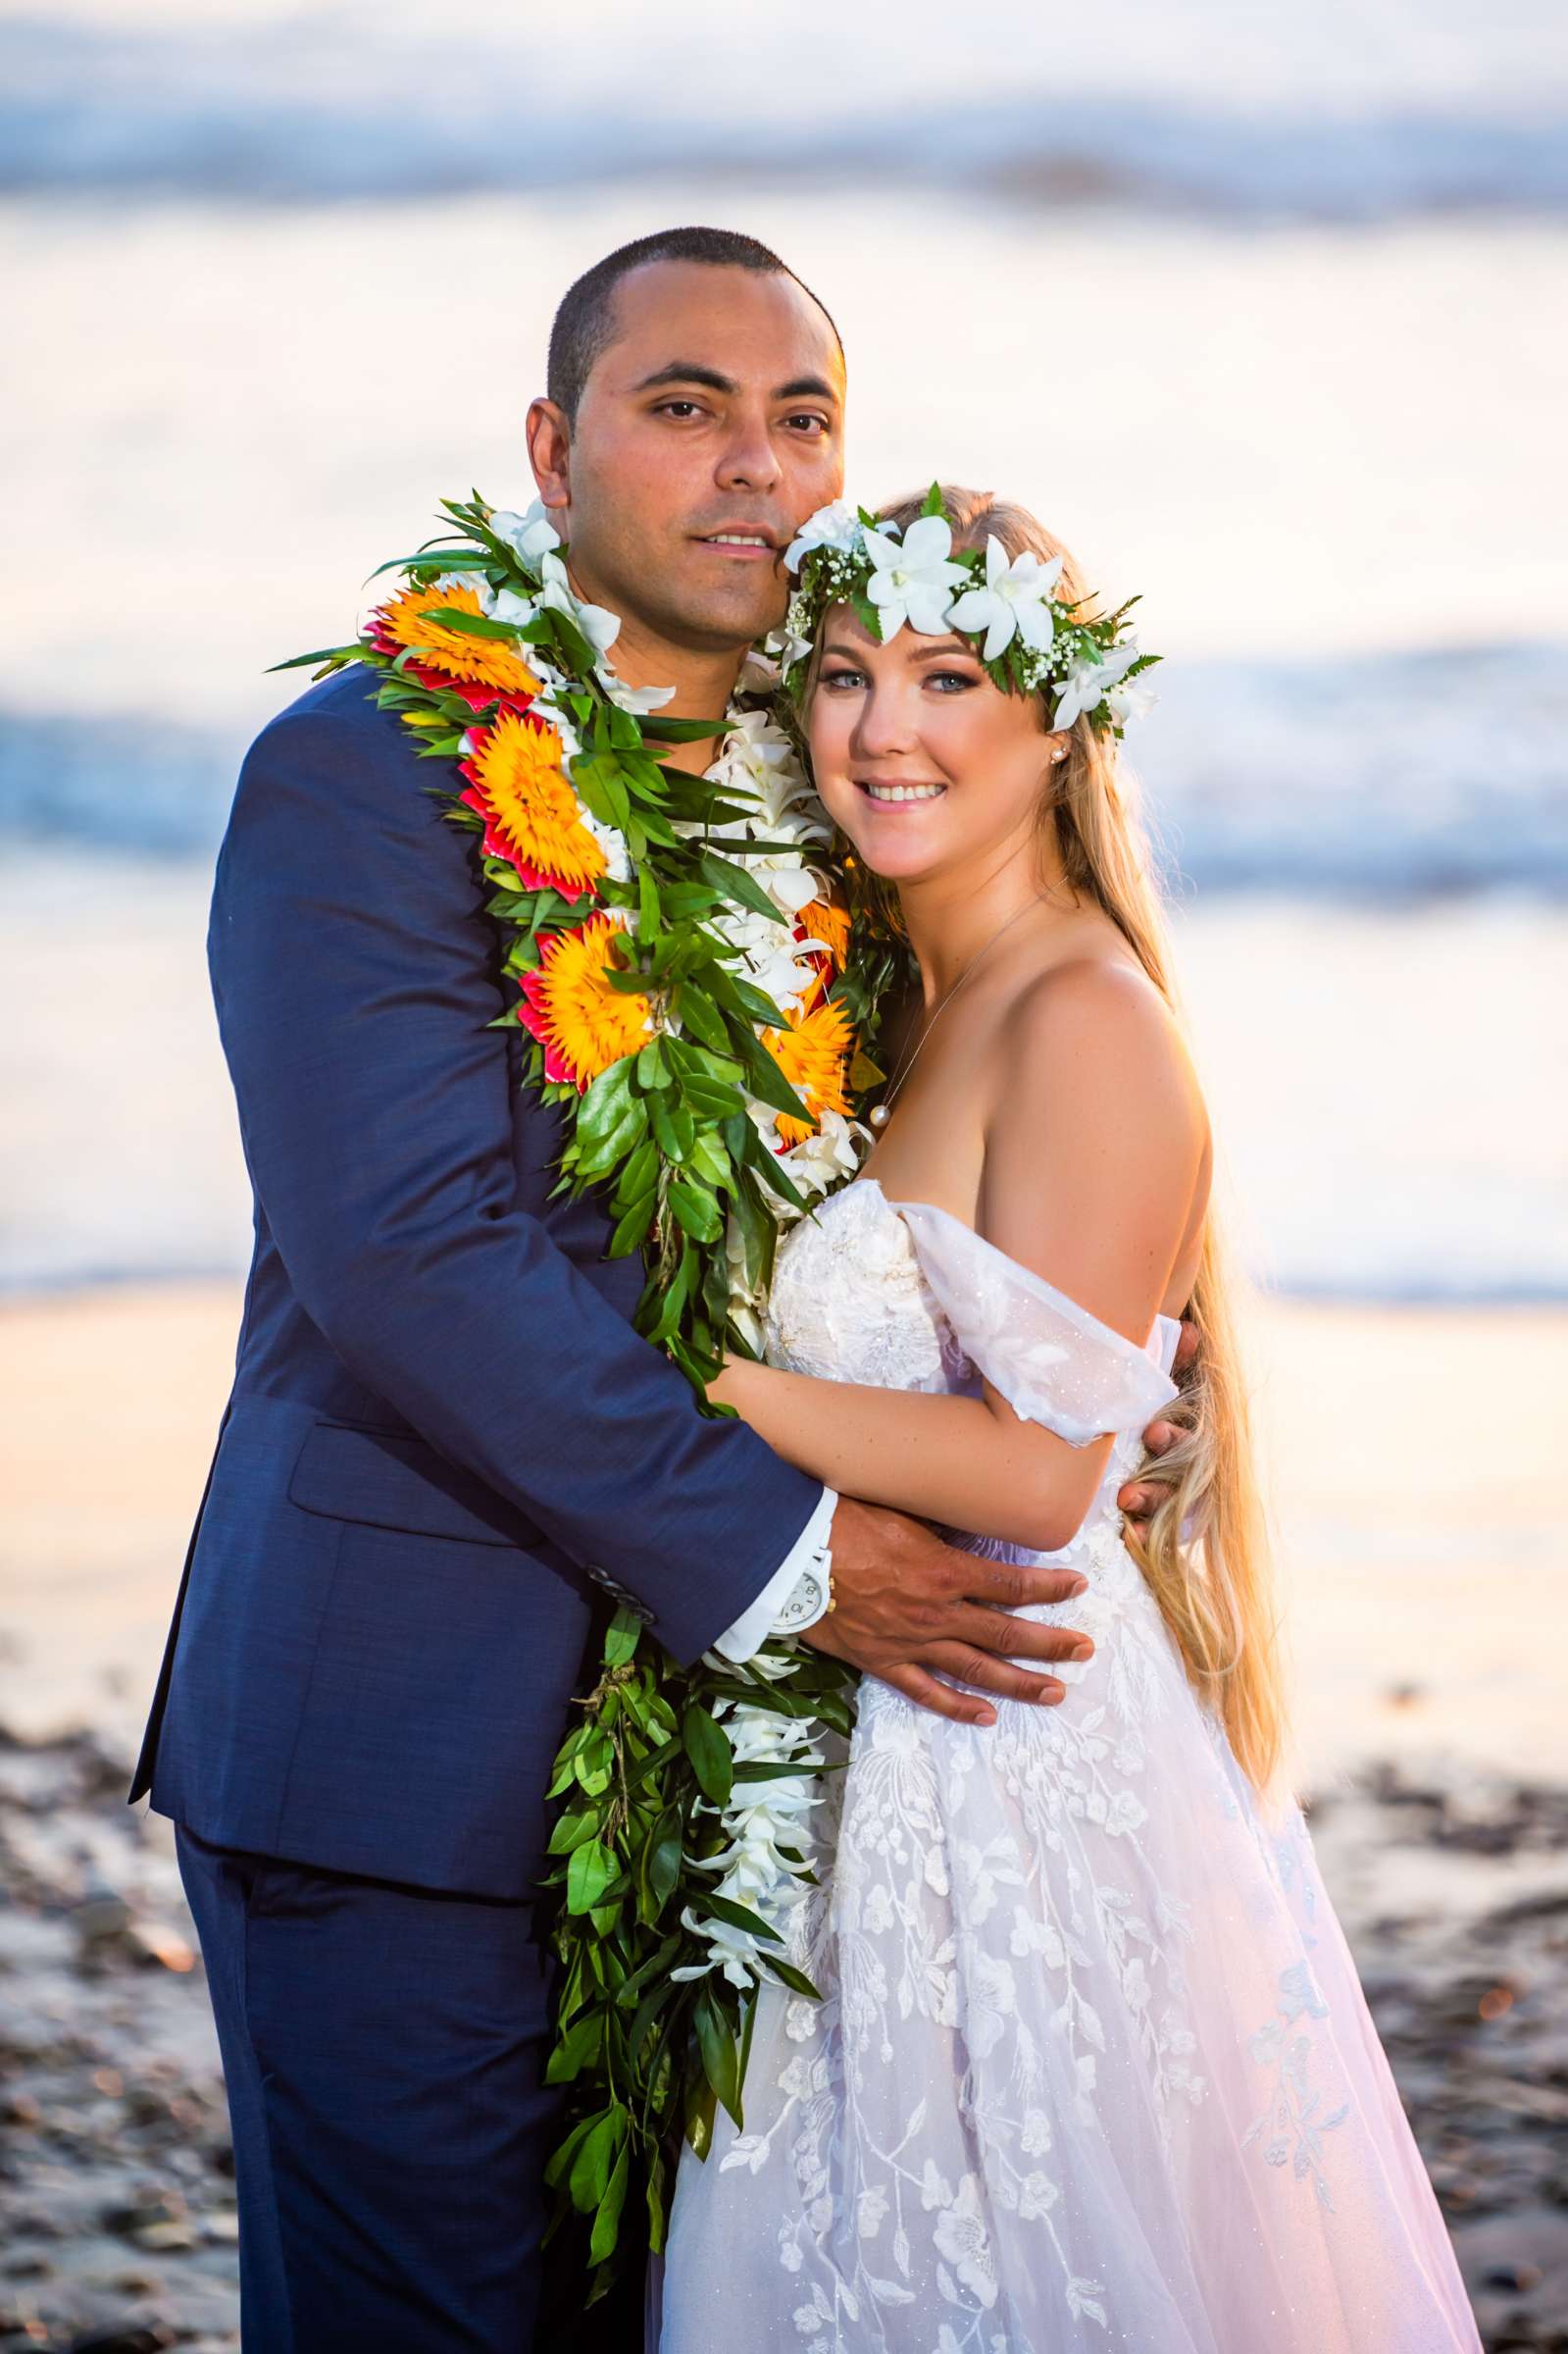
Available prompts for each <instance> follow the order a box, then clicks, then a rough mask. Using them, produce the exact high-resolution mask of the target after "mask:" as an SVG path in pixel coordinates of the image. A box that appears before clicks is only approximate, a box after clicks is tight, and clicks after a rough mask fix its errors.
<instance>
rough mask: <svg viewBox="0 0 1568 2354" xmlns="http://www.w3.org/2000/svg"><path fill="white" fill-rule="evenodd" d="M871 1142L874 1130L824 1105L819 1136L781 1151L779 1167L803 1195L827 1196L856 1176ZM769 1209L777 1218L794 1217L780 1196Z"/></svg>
mask: <svg viewBox="0 0 1568 2354" xmlns="http://www.w3.org/2000/svg"><path fill="white" fill-rule="evenodd" d="M871 1143H872V1136H871V1130H870V1129H869V1128H866V1127H864V1126H863V1125H862V1124H861V1122H860V1121H859V1120H850V1119H846V1118H845V1117H844V1115H843V1113H842V1112H841V1111H830V1110H829V1109H828V1108H827V1106H826V1105H824V1107H823V1109H822V1111H821V1112H820V1113H819V1115H818V1127H817V1133H816V1135H815V1136H807V1137H802V1138H801V1141H800V1143H799V1144H798V1145H791V1146H790V1148H789V1150H788V1151H787V1152H781V1153H780V1155H779V1166H780V1167H781V1168H782V1169H783V1170H784V1175H785V1176H786V1177H792V1178H793V1179H794V1181H795V1183H796V1185H797V1186H798V1187H799V1188H800V1191H801V1192H802V1193H803V1194H807V1195H810V1194H826V1193H829V1192H831V1191H832V1189H833V1188H834V1187H835V1186H836V1185H837V1184H838V1183H839V1182H840V1181H841V1180H847V1179H849V1178H851V1177H853V1175H854V1174H855V1171H856V1170H857V1169H858V1168H859V1166H860V1164H861V1162H862V1160H863V1159H864V1158H865V1156H866V1154H867V1152H868V1151H870V1149H871ZM769 1207H770V1208H771V1209H773V1210H774V1211H775V1214H776V1215H777V1214H778V1211H779V1210H781V1209H782V1210H784V1212H785V1214H786V1215H790V1214H793V1212H792V1207H791V1204H790V1203H787V1202H780V1201H779V1199H778V1197H777V1196H774V1197H772V1198H771V1199H770V1202H769Z"/></svg>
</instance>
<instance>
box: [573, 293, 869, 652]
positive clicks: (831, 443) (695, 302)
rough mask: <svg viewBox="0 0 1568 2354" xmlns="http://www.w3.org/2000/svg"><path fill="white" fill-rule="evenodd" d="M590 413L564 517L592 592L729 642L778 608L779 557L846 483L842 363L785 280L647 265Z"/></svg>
mask: <svg viewBox="0 0 1568 2354" xmlns="http://www.w3.org/2000/svg"><path fill="white" fill-rule="evenodd" d="M615 316H616V327H617V333H616V339H615V341H614V342H613V343H612V344H611V345H610V346H609V348H608V349H607V350H606V351H604V352H602V353H601V354H600V356H599V358H598V359H597V360H596V361H595V362H594V365H593V368H592V371H591V373H590V374H589V377H588V381H587V384H586V385H585V386H584V388H583V392H582V400H581V402H580V403H579V407H578V415H577V422H576V425H575V426H574V427H573V429H572V432H571V435H570V446H569V450H568V453H567V457H566V460H565V467H564V472H565V476H566V482H567V487H568V490H569V493H570V496H569V503H568V505H567V507H566V510H565V512H564V514H560V513H558V514H557V518H556V520H557V523H558V527H559V528H560V530H561V532H562V534H563V536H564V537H566V538H567V539H568V540H569V541H570V543H571V565H572V572H573V575H574V577H575V579H576V582H577V585H578V587H579V588H580V589H581V590H582V593H583V594H584V595H585V596H587V597H588V598H590V599H591V600H592V601H593V602H594V603H597V604H605V605H609V606H610V607H611V608H612V609H613V610H614V611H616V612H618V613H621V614H623V615H625V616H626V617H627V618H628V619H629V620H630V619H631V618H632V617H633V616H634V617H635V618H636V619H637V620H638V621H639V622H640V623H641V624H642V625H643V627H644V628H645V629H646V630H648V631H649V632H650V633H652V634H654V635H656V636H658V637H659V638H662V639H664V640H666V641H667V642H668V643H672V644H676V645H683V646H687V647H690V648H691V649H693V650H699V651H704V652H708V651H712V652H717V651H720V650H725V651H728V650H730V649H731V648H733V647H738V646H741V645H745V644H749V643H750V641H751V640H753V639H755V638H760V637H761V636H763V634H764V633H765V632H766V631H768V630H770V629H773V628H774V627H775V626H776V625H777V624H778V623H779V622H780V621H781V620H782V619H783V617H784V605H785V602H786V600H787V593H788V583H787V581H786V578H785V575H784V565H783V556H784V549H785V548H786V547H787V546H788V544H789V541H790V540H791V539H792V538H793V537H794V535H795V531H796V529H797V528H798V526H799V525H800V524H801V523H802V522H803V521H804V520H805V518H806V517H807V516H808V515H810V514H813V513H814V512H815V511H816V509H817V508H818V507H820V506H823V505H825V504H826V503H827V502H828V501H829V500H831V499H834V498H836V497H837V496H838V494H839V492H840V490H841V489H842V486H843V396H844V371H843V360H842V356H841V354H840V352H839V350H838V345H837V341H836V339H835V335H834V333H833V330H832V328H831V327H830V325H829V323H828V321H827V319H826V318H825V317H824V315H823V313H822V312H821V311H820V310H819V309H818V308H817V305H816V304H815V303H814V302H813V301H812V300H811V298H810V297H809V295H807V294H805V293H804V292H802V290H801V288H800V287H799V286H797V285H796V284H795V282H794V281H793V280H792V279H790V278H785V277H784V276H783V275H782V274H763V273H760V272H756V271H750V270H739V269H731V268H726V267H717V266H715V265H713V264H710V263H700V262H649V263H646V264H644V265H643V267H642V268H641V269H639V270H635V271H633V272H632V274H631V275H630V276H629V277H628V278H626V279H624V280H623V281H622V282H621V284H620V286H619V287H618V288H617V290H616V297H615Z"/></svg>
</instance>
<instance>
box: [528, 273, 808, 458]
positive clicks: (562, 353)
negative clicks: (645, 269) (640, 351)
mask: <svg viewBox="0 0 1568 2354" xmlns="http://www.w3.org/2000/svg"><path fill="white" fill-rule="evenodd" d="M644 262H707V263H709V264H710V265H711V266H712V267H713V268H715V269H723V270H755V271H758V272H763V273H767V274H769V275H777V276H778V277H781V278H789V279H794V282H795V284H796V285H797V286H798V287H799V288H800V291H801V292H802V294H804V295H806V296H807V297H808V299H809V300H810V301H812V302H814V303H816V305H817V308H818V310H819V311H821V313H822V315H823V317H824V318H825V319H826V320H827V322H828V325H829V326H830V327H832V328H833V333H834V341H835V343H836V344H837V345H838V349H839V352H840V353H842V351H843V340H842V338H841V336H840V335H839V333H838V330H837V328H836V327H834V322H833V314H832V313H831V312H830V310H829V308H828V306H827V304H826V303H825V302H824V301H823V300H822V299H821V297H820V296H818V295H816V294H813V293H812V291H811V288H810V287H809V286H808V285H807V284H806V282H805V280H804V279H801V278H795V274H794V272H793V271H792V270H791V269H790V268H789V266H788V264H787V263H786V262H783V261H781V260H780V258H779V256H778V254H776V253H775V252H774V251H773V249H772V247H771V246H768V245H764V244H763V243H762V242H761V240H760V238H757V237H748V236H745V235H743V234H742V233H741V231H740V230H735V229H661V230H655V231H654V233H653V235H652V236H650V237H635V238H633V239H632V243H631V244H630V245H618V246H617V247H616V250H615V252H614V253H607V254H606V255H605V257H604V259H603V261H602V262H595V263H594V265H593V267H592V269H591V270H584V272H583V273H582V277H581V278H580V279H579V280H578V281H577V282H576V283H575V284H574V285H571V286H569V287H568V288H567V290H566V293H565V295H564V296H563V297H562V301H561V307H560V309H559V310H558V311H557V312H556V314H555V323H554V325H553V326H552V327H551V329H550V358H549V366H548V369H547V371H546V374H545V390H546V391H547V392H548V394H549V396H550V398H551V399H552V400H553V401H554V402H555V404H556V406H557V407H558V408H562V409H564V410H565V411H566V413H567V416H568V417H569V418H570V419H571V420H572V422H573V423H574V424H575V423H576V422H577V413H578V403H579V402H580V401H581V400H582V387H583V385H584V384H586V383H587V381H588V376H589V373H590V371H591V370H592V367H593V364H594V362H595V361H596V360H597V359H598V358H599V357H600V355H601V354H602V353H603V352H605V351H606V350H608V348H609V346H610V344H611V343H613V342H614V340H615V291H616V288H617V286H619V284H620V283H621V281H622V280H623V279H624V278H625V277H627V275H628V274H629V272H631V271H632V270H640V269H641V267H642V265H643V263H644Z"/></svg>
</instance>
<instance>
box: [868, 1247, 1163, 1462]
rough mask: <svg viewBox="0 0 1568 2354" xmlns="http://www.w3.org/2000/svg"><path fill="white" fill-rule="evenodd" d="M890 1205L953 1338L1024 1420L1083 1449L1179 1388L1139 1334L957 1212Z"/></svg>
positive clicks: (1152, 1410) (1150, 1412) (1148, 1415)
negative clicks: (1062, 1288)
mask: <svg viewBox="0 0 1568 2354" xmlns="http://www.w3.org/2000/svg"><path fill="white" fill-rule="evenodd" d="M892 1206H893V1207H895V1208H896V1209H897V1212H898V1215H899V1216H900V1217H901V1218H902V1219H903V1221H904V1223H905V1225H906V1226H907V1227H908V1229H909V1233H910V1237H911V1239H912V1241H913V1243H914V1246H915V1252H916V1255H917V1257H918V1258H919V1260H920V1271H921V1273H922V1275H923V1276H924V1277H925V1279H926V1281H927V1283H928V1284H929V1285H930V1286H931V1289H932V1291H933V1293H934V1294H935V1295H936V1302H937V1305H939V1306H940V1308H941V1311H942V1313H943V1315H944V1316H945V1317H946V1318H947V1321H948V1323H949V1324H950V1325H951V1326H952V1328H953V1332H954V1335H955V1337H956V1338H957V1341H958V1343H959V1346H960V1347H961V1348H962V1349H963V1351H964V1354H965V1356H968V1358H969V1359H970V1361H971V1363H972V1364H974V1365H975V1366H976V1368H977V1369H978V1370H979V1371H980V1372H981V1373H983V1374H984V1375H985V1377H986V1380H987V1381H988V1382H989V1383H990V1385H991V1387H992V1389H994V1390H997V1391H999V1392H1000V1394H1001V1396H1002V1397H1004V1398H1005V1399H1006V1400H1007V1402H1008V1404H1009V1406H1011V1407H1012V1409H1013V1411H1014V1412H1015V1413H1016V1414H1017V1415H1018V1417H1019V1419H1020V1420H1021V1421H1029V1422H1041V1423H1043V1424H1044V1426H1045V1428H1046V1429H1047V1430H1053V1431H1055V1433H1056V1435H1057V1437H1058V1438H1062V1439H1065V1440H1066V1441H1067V1443H1068V1445H1069V1446H1071V1447H1087V1446H1088V1445H1089V1443H1090V1442H1091V1441H1092V1440H1094V1439H1096V1438H1099V1437H1100V1436H1102V1435H1103V1433H1105V1432H1106V1431H1124V1430H1142V1429H1144V1428H1145V1427H1146V1426H1147V1424H1148V1423H1149V1422H1151V1421H1152V1420H1153V1418H1154V1416H1155V1415H1156V1414H1157V1413H1158V1412H1159V1410H1160V1408H1161V1407H1164V1406H1168V1405H1169V1404H1170V1402H1171V1400H1172V1399H1173V1398H1174V1397H1175V1396H1176V1394H1177V1391H1176V1384H1175V1382H1174V1381H1172V1380H1171V1378H1170V1376H1169V1375H1168V1374H1166V1373H1164V1372H1162V1370H1161V1369H1160V1367H1159V1366H1158V1365H1157V1364H1156V1363H1155V1361H1154V1359H1153V1357H1152V1356H1149V1355H1148V1354H1147V1352H1146V1351H1145V1350H1142V1349H1139V1347H1138V1344H1137V1342H1136V1341H1130V1340H1127V1339H1125V1338H1124V1336H1123V1335H1122V1334H1121V1333H1119V1332H1113V1331H1112V1329H1111V1327H1110V1326H1109V1325H1108V1324H1102V1323H1101V1322H1100V1320H1099V1318H1098V1317H1097V1316H1091V1315H1090V1314H1089V1312H1088V1310H1087V1308H1085V1307H1080V1306H1079V1305H1078V1303H1077V1301H1076V1300H1070V1299H1069V1298H1068V1297H1067V1294H1066V1293H1065V1292H1059V1291H1057V1290H1056V1289H1055V1287H1054V1286H1053V1285H1051V1284H1048V1283H1046V1282H1045V1280H1044V1278H1043V1277H1042V1276H1039V1275H1037V1274H1035V1273H1034V1271H1033V1270H1032V1269H1031V1268H1029V1267H1024V1266H1020V1265H1019V1263H1018V1261H1017V1260H1016V1259H1012V1258H1009V1257H1008V1256H1007V1254H1006V1253H1005V1252H1003V1251H998V1250H997V1248H996V1246H995V1244H994V1243H988V1242H986V1238H985V1237H984V1235H979V1234H976V1233H975V1232H974V1231H973V1229H972V1228H970V1227H968V1226H966V1225H964V1223H963V1222H962V1220H961V1219H958V1218H955V1217H953V1216H951V1215H950V1214H949V1212H948V1211H946V1210H944V1209H937V1208H936V1207H935V1206H934V1205H932V1204H931V1203H920V1202H900V1203H894V1204H892Z"/></svg>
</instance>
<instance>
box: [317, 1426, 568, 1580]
mask: <svg viewBox="0 0 1568 2354" xmlns="http://www.w3.org/2000/svg"><path fill="white" fill-rule="evenodd" d="M288 1498H289V1502H290V1503H291V1504H297V1505H298V1506H299V1507H300V1509H301V1510H302V1511H307V1512H319V1513H322V1514H323V1515H324V1516H325V1517H326V1518H328V1519H329V1520H357V1521H363V1522H365V1523H366V1524H368V1525H369V1526H370V1527H373V1528H396V1529H402V1530H404V1531H405V1532H406V1533H407V1534H409V1535H412V1536H425V1537H450V1538H454V1539H456V1540H457V1541H458V1542H459V1543H462V1544H468V1545H504V1546H509V1547H512V1548H514V1549H519V1550H522V1551H524V1552H527V1551H530V1550H531V1549H532V1548H533V1547H535V1546H537V1545H539V1544H541V1543H543V1541H544V1540H543V1538H542V1535H541V1532H540V1531H539V1530H538V1529H537V1528H535V1527H534V1525H533V1523H532V1521H531V1520H529V1519H526V1518H525V1517H524V1515H523V1514H522V1513H521V1512H519V1511H517V1510H514V1509H513V1507H512V1506H511V1505H510V1504H508V1503H507V1502H506V1501H505V1499H504V1498H503V1497H500V1496H497V1495H496V1494H495V1492H494V1490H493V1489H491V1488H487V1487H486V1486H485V1485H484V1482H483V1481H482V1480H480V1479H476V1478H475V1477H474V1476H473V1474H472V1473H471V1472H467V1471H459V1470H458V1469H457V1468H456V1466H455V1465H454V1464H452V1463H449V1462H448V1461H447V1460H446V1458H445V1457H444V1456H442V1455H438V1454H437V1453H436V1451H435V1449H434V1448H433V1447H429V1446H427V1445H426V1443H425V1441H424V1440H423V1439H416V1438H412V1437H410V1436H408V1435H407V1434H406V1433H403V1432H399V1431H390V1430H369V1429H366V1428H364V1427H363V1426H362V1425H358V1424H353V1423H346V1422H318V1423H317V1424H316V1426H315V1428H314V1429H313V1430H311V1431H309V1432H307V1434H306V1438H305V1443H304V1445H303V1447H301V1449H300V1451H299V1456H298V1458H297V1460H296V1461H295V1464H294V1470H293V1476H292V1478H291V1479H290V1480H289V1483H288Z"/></svg>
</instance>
